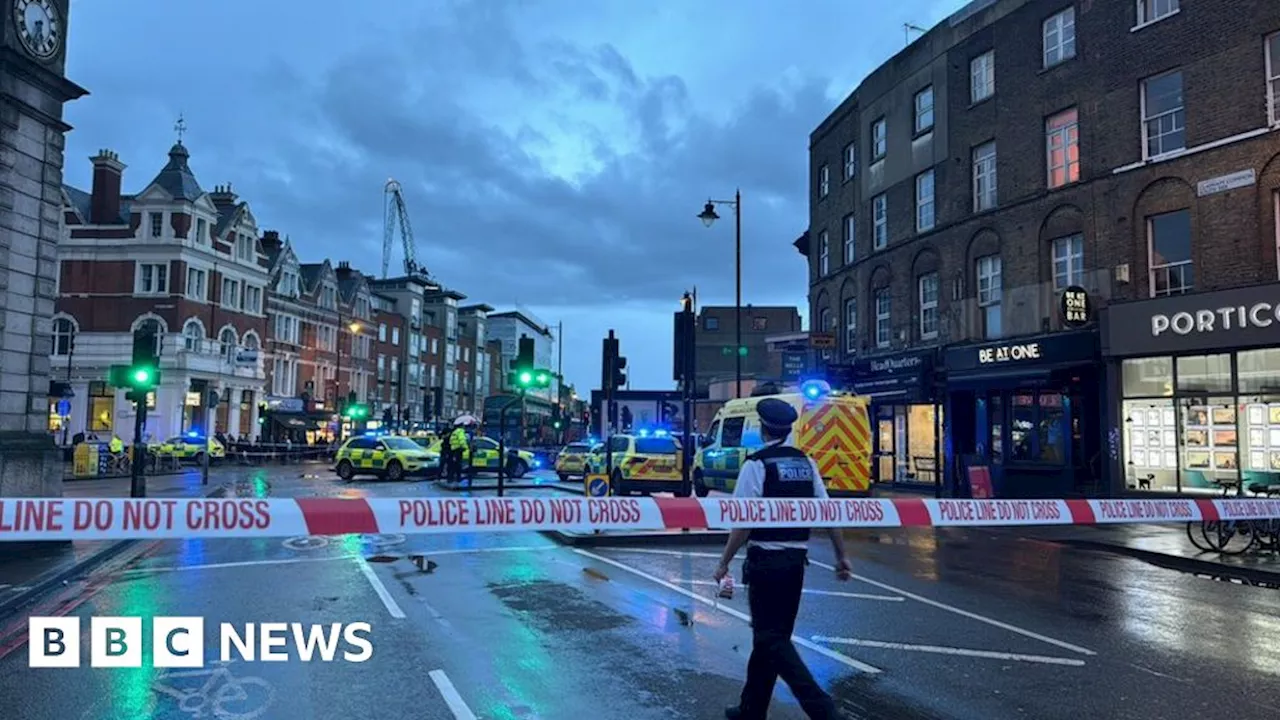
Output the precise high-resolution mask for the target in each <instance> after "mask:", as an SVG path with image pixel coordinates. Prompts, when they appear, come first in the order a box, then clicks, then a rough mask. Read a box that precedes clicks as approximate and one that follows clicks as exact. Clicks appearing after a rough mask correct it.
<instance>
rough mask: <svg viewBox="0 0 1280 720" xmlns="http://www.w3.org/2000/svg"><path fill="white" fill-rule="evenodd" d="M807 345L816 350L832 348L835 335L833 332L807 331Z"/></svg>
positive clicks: (834, 342) (833, 347) (834, 345)
mask: <svg viewBox="0 0 1280 720" xmlns="http://www.w3.org/2000/svg"><path fill="white" fill-rule="evenodd" d="M809 345H810V347H813V348H816V349H818V350H834V349H835V347H836V336H835V334H834V333H809Z"/></svg>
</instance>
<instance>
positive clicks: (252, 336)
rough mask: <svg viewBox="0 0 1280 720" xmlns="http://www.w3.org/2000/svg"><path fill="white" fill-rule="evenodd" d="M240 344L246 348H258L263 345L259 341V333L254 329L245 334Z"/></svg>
mask: <svg viewBox="0 0 1280 720" xmlns="http://www.w3.org/2000/svg"><path fill="white" fill-rule="evenodd" d="M240 344H241V345H243V346H244V348H245V349H246V350H258V349H259V348H261V347H262V345H261V344H260V343H259V342H258V333H256V332H254V331H252V330H250V331H249V332H247V333H245V334H244V337H243V338H241V340H240Z"/></svg>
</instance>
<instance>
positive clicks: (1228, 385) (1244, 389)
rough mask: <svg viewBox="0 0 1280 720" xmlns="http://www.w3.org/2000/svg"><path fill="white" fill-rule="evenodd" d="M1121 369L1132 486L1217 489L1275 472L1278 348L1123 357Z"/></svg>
mask: <svg viewBox="0 0 1280 720" xmlns="http://www.w3.org/2000/svg"><path fill="white" fill-rule="evenodd" d="M1121 375H1122V384H1123V393H1124V400H1123V404H1122V413H1121V420H1122V422H1123V424H1124V427H1123V429H1122V433H1123V438H1122V440H1123V444H1124V457H1123V459H1124V463H1125V478H1126V485H1127V486H1128V488H1129V489H1130V490H1138V491H1148V490H1149V491H1152V492H1165V493H1168V492H1178V493H1191V494H1222V493H1224V492H1227V493H1232V492H1237V491H1239V489H1240V487H1241V486H1242V484H1243V485H1244V486H1246V487H1247V486H1248V485H1249V484H1251V483H1253V482H1275V481H1276V478H1280V349H1261V350H1247V351H1241V352H1238V353H1217V354H1210V355H1196V356H1187V357H1177V358H1173V357H1168V356H1165V357H1150V358H1134V359H1127V360H1124V361H1123V362H1122V367H1121ZM1242 481H1243V482H1242Z"/></svg>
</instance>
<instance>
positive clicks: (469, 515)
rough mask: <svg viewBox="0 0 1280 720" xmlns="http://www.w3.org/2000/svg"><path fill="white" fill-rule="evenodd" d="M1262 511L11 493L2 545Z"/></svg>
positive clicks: (1063, 504) (1056, 520)
mask: <svg viewBox="0 0 1280 720" xmlns="http://www.w3.org/2000/svg"><path fill="white" fill-rule="evenodd" d="M1264 519H1280V498H1253V499H1170V500H1165V499H1160V500H1143V499H1124V500H932V499H929V500H925V499H919V500H917V499H876V498H870V499H830V500H816V499H779V498H770V499H740V498H723V499H697V498H672V497H644V498H620V497H605V498H589V497H516V498H498V497H490V498H435V497H432V498H289V499H284V498H271V499H253V498H234V499H233V498H226V499H221V498H219V499H212V498H210V499H46V498H6V499H3V500H0V542H4V541H31V540H123V539H142V540H161V539H188V538H247V537H292V536H297V535H347V534H387V533H401V534H436V533H461V532H518V531H546V530H558V531H567V532H592V531H597V530H598V531H672V530H683V529H688V530H730V529H735V528H764V527H783V528H786V527H811V528H822V527H828V528H896V527H975V526H979V527H995V526H1014V525H1099V524H1111V523H1183V522H1199V521H1215V520H1264Z"/></svg>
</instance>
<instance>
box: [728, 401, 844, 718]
mask: <svg viewBox="0 0 1280 720" xmlns="http://www.w3.org/2000/svg"><path fill="white" fill-rule="evenodd" d="M756 412H757V413H758V414H759V416H760V422H761V424H763V425H765V426H766V427H767V428H768V429H769V430H770V431H771V434H773V435H775V436H776V435H784V434H785V433H788V432H789V431H790V428H791V425H792V424H793V423H794V422H795V421H796V418H797V417H798V414H797V413H796V410H795V408H793V407H792V406H791V405H790V404H789V403H787V402H784V401H782V400H779V399H777V398H765V399H763V400H761V401H760V402H759V404H758V405H757V406H756ZM733 495H734V497H736V498H774V497H777V498H826V497H827V489H826V486H825V485H824V484H823V481H822V473H821V471H820V470H819V468H818V465H817V463H815V462H814V461H813V460H812V459H811V458H810V457H809V456H808V455H806V454H805V453H804V451H802V450H799V449H797V448H795V447H792V446H790V445H787V444H786V439H785V437H784V438H783V439H782V440H773V441H770V442H768V443H767V444H766V445H765V446H764V447H762V448H760V449H759V450H757V451H756V452H754V453H752V454H751V455H748V456H747V461H746V462H745V463H743V466H742V470H741V472H740V473H739V474H738V481H737V486H736V487H735V488H734V493H733ZM808 543H809V528H757V529H753V530H752V531H751V534H750V536H749V539H748V541H747V560H746V562H745V563H744V564H743V569H742V581H743V584H746V585H748V591H747V593H748V594H747V601H748V603H749V605H750V607H751V633H752V648H751V659H750V661H749V662H748V663H747V682H746V684H745V685H744V686H743V688H742V697H741V700H740V703H739V705H738V706H737V707H736V708H730V709H729V710H728V711H727V712H726V715H727V716H729V717H731V718H734V717H737V718H743V719H744V720H754V719H757V718H759V719H761V720H763V718H764V717H765V714H766V713H767V712H768V709H769V702H770V700H771V699H772V698H773V687H774V685H775V684H776V683H777V680H778V678H782V680H783V681H784V682H786V683H787V686H788V687H790V688H791V693H792V694H793V695H794V696H795V697H796V699H797V700H798V701H799V702H800V706H801V707H802V708H803V709H804V711H805V713H806V714H807V715H808V716H809V717H811V718H835V717H837V714H836V709H835V704H834V702H833V701H832V700H831V697H830V696H829V695H827V693H826V692H825V691H823V689H822V688H821V687H820V686H819V685H818V683H817V681H815V680H814V679H813V674H812V673H810V672H809V668H807V667H806V666H805V664H804V661H803V660H801V659H800V655H799V654H798V653H797V652H796V648H795V645H793V644H792V642H791V635H792V632H793V631H794V630H795V624H796V615H797V613H798V612H799V611H800V595H801V590H802V589H803V587H804V568H805V566H806V565H807V564H808Z"/></svg>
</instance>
